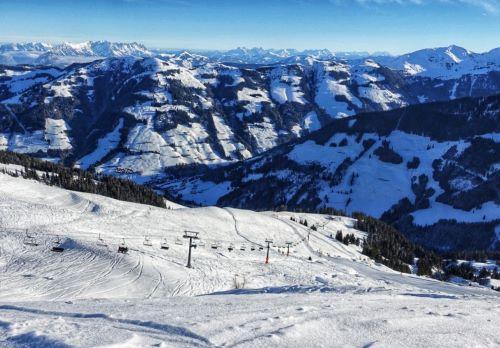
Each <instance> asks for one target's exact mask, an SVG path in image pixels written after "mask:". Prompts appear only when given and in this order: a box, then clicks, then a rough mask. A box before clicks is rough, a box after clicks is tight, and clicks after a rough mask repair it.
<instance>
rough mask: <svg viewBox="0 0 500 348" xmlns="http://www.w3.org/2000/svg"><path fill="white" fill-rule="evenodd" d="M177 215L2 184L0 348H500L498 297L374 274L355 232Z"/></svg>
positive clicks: (21, 182)
mask: <svg viewBox="0 0 500 348" xmlns="http://www.w3.org/2000/svg"><path fill="white" fill-rule="evenodd" d="M169 207H170V209H161V208H155V207H151V206H146V205H140V204H134V203H129V202H123V201H118V200H114V199H111V198H106V197H103V196H98V195H92V194H86V193H80V192H72V191H68V190H64V189H60V188H56V187H50V186H46V185H43V184H41V183H38V182H35V181H31V180H26V179H22V178H17V177H12V176H9V175H6V174H0V240H1V242H0V346H1V347H73V346H75V347H146V346H154V347H186V346H194V347H212V346H228V347H234V346H237V347H408V346H411V347H429V346H433V347H434V346H441V347H449V346H454V347H457V346H460V347H469V346H475V347H478V346H481V347H498V346H500V335H499V327H500V319H499V318H500V301H499V299H500V297H499V295H500V293H498V292H495V291H492V290H489V289H487V288H485V287H480V286H477V285H472V286H469V285H466V286H461V285H457V284H452V283H443V282H439V281H436V280H433V279H430V278H425V277H419V276H416V275H413V274H401V273H399V272H395V271H392V270H391V269H389V268H387V267H385V266H383V265H380V264H377V263H375V262H373V261H372V260H371V259H369V258H367V257H366V256H364V255H362V254H361V247H359V246H356V245H354V244H352V245H349V246H346V245H344V244H342V243H340V242H338V241H336V240H335V238H334V236H335V234H336V232H337V231H339V230H341V231H342V232H343V233H344V234H346V233H353V234H354V235H355V236H356V237H358V238H361V239H362V238H363V236H364V235H363V233H362V232H360V231H357V230H356V229H355V221H354V220H353V219H351V218H345V217H337V216H327V215H315V214H302V213H292V212H253V211H247V210H238V209H231V208H216V207H204V208H185V207H182V206H178V205H176V204H174V203H169ZM292 217H293V218H294V219H295V220H296V221H293V220H291V218H292ZM301 220H302V221H304V220H307V222H308V224H309V226H311V225H312V224H314V225H316V226H318V229H317V231H313V230H311V229H310V228H308V227H306V226H304V224H301V223H300V221H301ZM185 231H192V232H197V233H198V236H199V239H197V240H194V241H193V242H194V243H195V244H196V248H193V249H192V260H191V262H192V266H193V267H192V268H187V267H186V263H187V255H188V240H187V239H186V238H183V235H184V234H185ZM332 236H333V238H332ZM266 240H272V244H271V247H270V250H269V263H268V264H266V263H265V259H266V252H267V249H266ZM287 246H290V247H289V249H288V247H287ZM54 248H60V249H62V252H54V251H53V250H54ZM118 248H125V249H127V252H126V253H118V252H117V251H118ZM288 250H289V251H288ZM56 251H57V250H56ZM287 253H288V255H287Z"/></svg>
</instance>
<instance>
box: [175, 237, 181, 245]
mask: <svg viewBox="0 0 500 348" xmlns="http://www.w3.org/2000/svg"><path fill="white" fill-rule="evenodd" d="M175 244H177V245H182V239H180V238H179V237H177V238H176V239H175Z"/></svg>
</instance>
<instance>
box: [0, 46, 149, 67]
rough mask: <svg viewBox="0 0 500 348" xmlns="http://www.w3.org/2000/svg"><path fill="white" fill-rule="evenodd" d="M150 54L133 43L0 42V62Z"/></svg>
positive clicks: (58, 62) (61, 62)
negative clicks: (52, 43)
mask: <svg viewBox="0 0 500 348" xmlns="http://www.w3.org/2000/svg"><path fill="white" fill-rule="evenodd" d="M125 56H135V57H150V56H153V53H152V52H151V51H149V50H148V49H147V48H146V47H145V46H144V45H141V44H138V43H136V42H132V43H121V42H109V41H85V42H81V43H68V42H65V43H62V44H58V45H51V44H47V43H40V42H35V43H21V44H18V43H14V44H3V45H0V64H6V65H16V64H34V65H56V66H60V67H64V66H67V65H70V64H72V63H83V62H89V61H93V60H96V59H102V58H109V57H125Z"/></svg>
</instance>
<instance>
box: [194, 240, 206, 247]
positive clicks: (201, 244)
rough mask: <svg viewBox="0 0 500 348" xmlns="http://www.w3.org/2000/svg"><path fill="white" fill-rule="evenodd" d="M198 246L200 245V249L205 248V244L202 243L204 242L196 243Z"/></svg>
mask: <svg viewBox="0 0 500 348" xmlns="http://www.w3.org/2000/svg"><path fill="white" fill-rule="evenodd" d="M196 245H198V247H200V248H204V247H205V242H204V241H202V240H198V243H196Z"/></svg>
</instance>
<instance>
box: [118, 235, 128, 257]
mask: <svg viewBox="0 0 500 348" xmlns="http://www.w3.org/2000/svg"><path fill="white" fill-rule="evenodd" d="M118 252H119V253H120V254H126V253H128V247H127V244H125V238H123V241H122V242H121V243H120V244H119V245H118Z"/></svg>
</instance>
